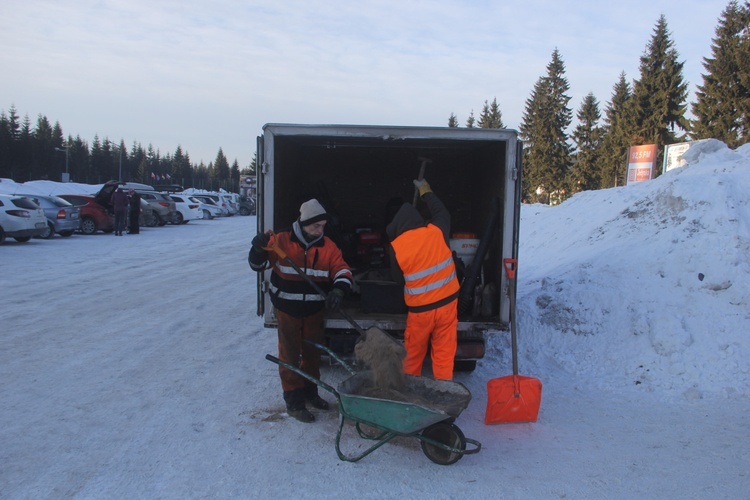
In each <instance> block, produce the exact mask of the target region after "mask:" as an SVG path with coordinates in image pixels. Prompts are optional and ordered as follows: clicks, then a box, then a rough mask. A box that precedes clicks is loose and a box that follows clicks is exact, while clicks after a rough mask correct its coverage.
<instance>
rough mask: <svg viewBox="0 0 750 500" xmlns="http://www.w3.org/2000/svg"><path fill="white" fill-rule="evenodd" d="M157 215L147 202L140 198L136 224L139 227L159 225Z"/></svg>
mask: <svg viewBox="0 0 750 500" xmlns="http://www.w3.org/2000/svg"><path fill="white" fill-rule="evenodd" d="M159 220H160V219H159V215H158V214H157V213H156V210H154V208H153V207H152V206H151V204H150V203H149V202H147V201H146V200H144V199H143V198H141V216H140V218H139V219H138V225H139V226H141V227H144V226H145V227H156V226H158V225H159Z"/></svg>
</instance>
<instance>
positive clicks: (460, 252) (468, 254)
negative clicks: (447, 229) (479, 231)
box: [450, 234, 479, 268]
mask: <svg viewBox="0 0 750 500" xmlns="http://www.w3.org/2000/svg"><path fill="white" fill-rule="evenodd" d="M453 236H454V238H451V240H450V248H451V250H452V251H454V252H456V256H458V258H459V259H461V260H462V261H463V263H464V266H466V267H467V268H468V267H469V266H470V265H471V261H472V260H474V256H475V255H476V254H477V249H478V248H479V240H478V239H477V238H475V237H473V236H474V235H472V234H466V235H463V234H454V235H453ZM469 236H471V237H469Z"/></svg>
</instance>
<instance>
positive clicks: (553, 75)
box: [448, 0, 750, 203]
mask: <svg viewBox="0 0 750 500" xmlns="http://www.w3.org/2000/svg"><path fill="white" fill-rule="evenodd" d="M684 64H685V63H684V62H681V61H679V54H678V51H677V50H676V48H675V46H674V43H673V41H672V40H671V36H670V32H669V30H668V26H667V20H666V18H665V16H663V15H662V16H660V18H659V19H658V21H657V22H656V25H655V28H654V30H653V34H652V36H651V39H650V41H649V42H648V44H647V46H646V49H645V51H644V53H643V55H642V56H641V58H640V68H639V69H640V75H639V78H638V79H636V80H634V81H633V82H632V83H631V82H629V81H628V80H627V78H626V75H625V73H624V72H622V73H620V77H619V80H618V81H617V82H616V83H615V84H614V87H613V91H612V98H611V100H610V101H609V102H608V103H607V104H606V106H605V108H604V116H602V110H601V108H600V104H599V101H598V100H597V98H596V97H595V96H594V95H593V93H589V94H588V95H587V96H586V97H585V98H584V99H583V102H582V103H581V104H580V107H579V108H578V110H577V112H576V118H577V125H576V126H575V127H574V128H573V129H572V133H569V132H568V131H569V128H570V126H571V123H572V118H573V113H572V109H571V108H570V107H569V104H570V97H569V96H568V95H567V92H568V90H569V85H568V81H567V79H566V78H565V64H564V62H563V58H562V55H561V54H560V52H559V51H558V50H557V49H555V50H554V52H553V53H552V60H551V61H550V63H549V64H548V65H547V68H546V69H547V72H546V74H545V75H543V76H541V77H540V78H539V79H538V80H537V82H536V84H535V85H534V88H533V90H532V92H531V95H530V97H529V98H528V99H527V100H526V103H525V109H524V114H523V118H522V123H521V125H520V127H519V132H520V136H521V139H522V140H523V142H524V153H523V154H524V158H523V198H524V200H525V201H527V202H541V203H559V202H561V201H563V200H565V199H566V198H568V197H570V196H572V195H573V194H575V193H577V192H580V191H585V190H590V189H604V188H609V187H614V186H621V185H623V184H624V183H625V178H626V175H627V163H628V161H627V160H628V159H627V154H628V148H629V147H630V146H636V145H643V144H656V145H657V151H659V156H658V158H657V159H656V162H655V174H656V175H659V173H660V172H661V166H662V161H663V154H664V146H666V145H669V144H675V143H679V142H684V141H689V140H699V139H708V138H715V139H719V140H721V141H723V142H724V143H726V144H727V146H729V147H730V148H732V149H735V148H737V147H738V146H741V145H742V144H745V143H747V142H748V141H750V138H749V137H748V133H750V2H748V1H745V2H744V3H743V4H740V3H739V2H737V1H736V0H734V1H731V2H730V3H729V4H728V5H727V7H726V8H725V9H724V10H723V11H722V13H721V16H720V18H719V20H718V25H717V27H716V29H715V36H714V38H713V39H712V45H711V56H710V57H704V58H703V67H704V69H705V73H702V77H703V83H702V85H698V91H697V92H696V101H695V102H693V103H692V104H691V111H692V114H693V118H692V119H688V118H687V117H686V112H687V110H688V103H687V96H688V85H687V83H686V82H685V80H684V78H683V76H682V69H683V66H684ZM448 126H450V127H458V126H459V124H458V118H457V117H456V115H455V114H451V115H450V117H449V118H448ZM465 126H466V127H481V128H505V125H504V124H503V121H502V112H501V109H500V106H499V105H498V103H497V99H493V100H492V102H491V103H490V102H488V101H485V102H484V107H483V109H482V111H481V114H480V115H479V118H478V119H477V118H475V117H474V113H473V111H472V112H471V113H470V114H469V118H468V119H467V120H466V123H465Z"/></svg>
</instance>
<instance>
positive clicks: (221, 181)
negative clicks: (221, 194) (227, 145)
mask: <svg viewBox="0 0 750 500" xmlns="http://www.w3.org/2000/svg"><path fill="white" fill-rule="evenodd" d="M213 170H214V179H215V180H216V182H217V185H216V186H217V189H218V188H220V187H221V188H224V189H227V188H228V187H229V186H228V183H229V162H228V161H227V157H226V156H224V151H223V150H222V149H221V148H219V152H218V153H216V160H214V163H213Z"/></svg>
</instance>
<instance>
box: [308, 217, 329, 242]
mask: <svg viewBox="0 0 750 500" xmlns="http://www.w3.org/2000/svg"><path fill="white" fill-rule="evenodd" d="M326 222H328V221H324V220H322V221H319V222H313V223H312V224H308V225H307V226H302V231H303V232H304V233H305V234H306V235H308V236H310V239H311V240H313V239H315V238H317V237H318V236H320V235H322V234H323V231H325V228H326Z"/></svg>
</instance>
